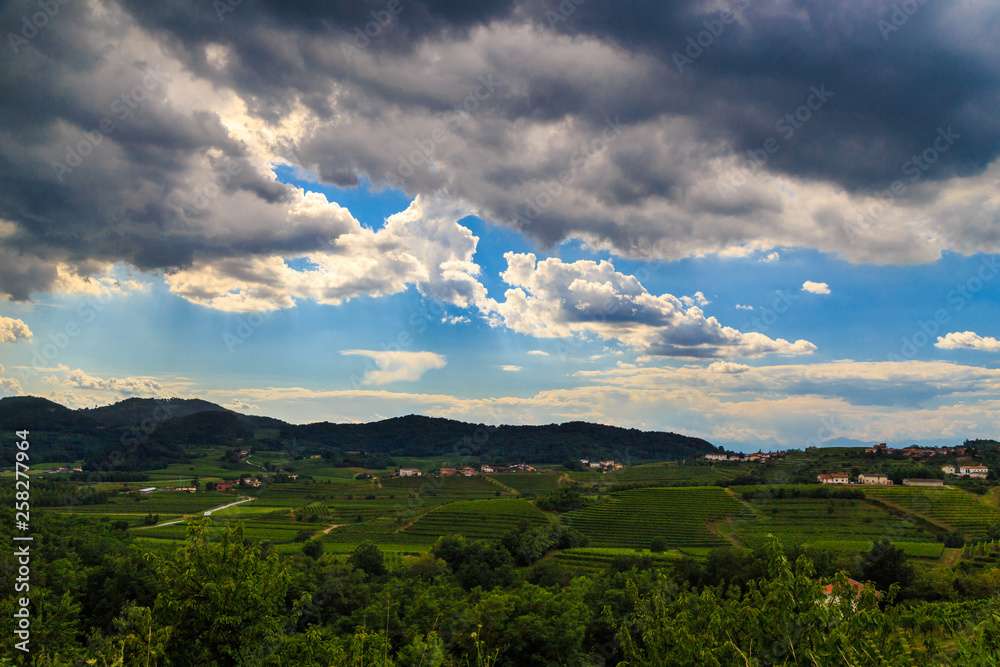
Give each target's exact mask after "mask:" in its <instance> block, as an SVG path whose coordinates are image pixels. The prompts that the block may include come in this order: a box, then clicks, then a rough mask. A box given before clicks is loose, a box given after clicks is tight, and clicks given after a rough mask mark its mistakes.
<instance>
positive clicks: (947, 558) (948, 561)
mask: <svg viewBox="0 0 1000 667" xmlns="http://www.w3.org/2000/svg"><path fill="white" fill-rule="evenodd" d="M948 551H950V552H951V553H947V552H948ZM945 552H946V553H945V554H944V555H942V556H941V564H942V565H943V566H945V567H951V566H952V565H954V564H955V563H957V562H958V559H959V558H961V557H962V550H961V549H945Z"/></svg>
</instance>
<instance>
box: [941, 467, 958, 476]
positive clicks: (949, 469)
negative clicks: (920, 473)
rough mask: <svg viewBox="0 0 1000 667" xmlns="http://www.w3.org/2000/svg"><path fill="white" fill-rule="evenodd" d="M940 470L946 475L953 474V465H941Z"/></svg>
mask: <svg viewBox="0 0 1000 667" xmlns="http://www.w3.org/2000/svg"><path fill="white" fill-rule="evenodd" d="M941 472H943V473H944V474H946V475H954V474H955V466H941Z"/></svg>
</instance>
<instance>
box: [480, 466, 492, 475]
mask: <svg viewBox="0 0 1000 667" xmlns="http://www.w3.org/2000/svg"><path fill="white" fill-rule="evenodd" d="M479 470H480V471H481V472H482V473H483V474H489V473H491V472H493V468H492V467H490V466H479Z"/></svg>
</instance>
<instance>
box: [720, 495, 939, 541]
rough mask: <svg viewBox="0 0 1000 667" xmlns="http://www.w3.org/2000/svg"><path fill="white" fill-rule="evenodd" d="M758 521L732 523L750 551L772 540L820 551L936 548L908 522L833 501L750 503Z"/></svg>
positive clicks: (860, 504) (857, 503)
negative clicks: (867, 545) (874, 546)
mask: <svg viewBox="0 0 1000 667" xmlns="http://www.w3.org/2000/svg"><path fill="white" fill-rule="evenodd" d="M749 503H750V506H751V507H752V508H753V510H754V513H755V514H756V516H754V517H752V518H747V519H744V520H741V521H738V522H736V524H735V526H734V529H735V534H736V536H737V537H738V538H739V540H740V541H741V542H743V543H744V544H746V545H747V546H750V547H758V546H763V545H764V544H765V542H766V541H767V535H768V534H772V535H774V536H775V537H777V538H779V539H780V540H781V541H782V542H783V543H785V544H808V545H812V546H818V542H823V543H824V544H827V545H830V544H836V543H837V542H840V541H843V542H858V541H862V542H870V541H873V540H878V539H880V538H882V537H887V538H889V539H891V540H892V541H894V542H895V541H897V540H898V541H906V542H934V536H933V535H932V534H930V533H927V532H925V531H923V530H921V529H920V527H919V526H918V525H917V524H915V523H913V522H911V521H907V520H906V519H901V518H899V517H896V516H893V515H892V514H890V513H888V512H886V511H885V510H883V509H881V508H879V507H876V506H875V505H872V504H871V503H869V502H867V501H865V500H854V499H851V500H844V499H834V498H822V499H821V498H782V499H777V498H758V499H754V500H751V501H749Z"/></svg>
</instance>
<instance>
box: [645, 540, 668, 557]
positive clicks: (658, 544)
mask: <svg viewBox="0 0 1000 667" xmlns="http://www.w3.org/2000/svg"><path fill="white" fill-rule="evenodd" d="M649 550H650V551H652V552H653V553H654V554H660V553H663V552H664V551H666V550H667V541H666V540H665V539H664V538H662V537H654V538H653V541H652V542H650V543H649Z"/></svg>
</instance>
